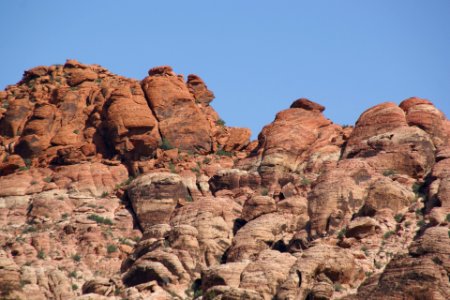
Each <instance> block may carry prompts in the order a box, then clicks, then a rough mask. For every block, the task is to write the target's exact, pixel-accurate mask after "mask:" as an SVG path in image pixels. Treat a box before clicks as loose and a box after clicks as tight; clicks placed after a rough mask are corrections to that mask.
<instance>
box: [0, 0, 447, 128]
mask: <svg viewBox="0 0 450 300" xmlns="http://www.w3.org/2000/svg"><path fill="white" fill-rule="evenodd" d="M0 11H1V12H2V18H0V33H1V37H2V41H1V43H0V66H1V72H0V88H1V89H3V88H4V87H6V85H8V84H14V83H16V82H17V81H19V80H20V78H21V76H22V73H23V71H24V70H25V69H28V68H31V67H33V66H37V65H50V64H56V63H64V61H65V60H66V59H67V58H74V59H77V60H79V61H80V62H83V63H96V64H100V65H102V66H104V67H106V68H108V69H110V70H111V71H112V72H114V73H117V74H120V75H123V76H128V77H132V78H136V79H142V78H144V77H145V76H146V74H147V70H148V69H149V68H151V67H154V66H158V65H171V66H172V67H173V68H174V70H175V71H176V72H177V73H181V74H185V75H188V74H190V73H194V74H197V75H199V76H201V77H202V78H203V79H204V80H205V81H206V83H207V85H208V86H209V88H210V89H211V90H213V91H214V93H215V95H216V99H215V100H214V102H213V103H212V105H213V106H214V108H215V109H216V110H217V111H218V112H219V114H220V115H221V117H222V118H223V119H224V120H225V121H226V122H227V125H230V126H241V127H249V128H251V129H252V132H253V136H254V137H256V136H257V134H258V133H259V131H260V130H261V128H262V126H264V125H265V124H267V123H269V122H271V121H272V120H273V118H274V116H275V113H276V112H278V111H280V110H282V109H285V108H288V107H289V105H290V104H291V103H292V101H293V100H295V99H297V98H300V97H307V98H309V99H311V100H313V101H316V102H318V103H321V104H322V105H325V106H326V108H327V109H326V111H325V115H326V116H327V117H328V118H330V119H331V120H333V121H334V122H336V123H340V124H354V122H355V121H356V120H357V118H358V116H359V115H360V114H361V113H362V112H363V111H364V110H366V109H367V108H369V107H371V106H373V105H375V104H378V103H381V102H384V101H393V102H396V103H399V102H400V101H402V100H403V99H406V98H408V97H410V96H419V97H423V98H427V99H429V100H431V101H433V102H434V103H435V105H436V106H437V107H438V108H439V109H441V110H442V111H444V112H445V114H446V115H447V116H450V1H448V0H433V1H425V0H423V1H418V0H417V1H416V0H395V1H393V0H376V1H375V0H372V1H361V0H328V1H323V0H318V1H264V0H258V1H256V0H254V1H250V0H247V1H242V0H241V1H238V0H236V1H230V0H227V1H195V0H192V1H132V0H130V1H113V0H105V1H101V0H95V1H94V0H89V1H87V0H84V1H83V0H77V1H48V0H41V1H32V0H2V1H1V2H0Z"/></svg>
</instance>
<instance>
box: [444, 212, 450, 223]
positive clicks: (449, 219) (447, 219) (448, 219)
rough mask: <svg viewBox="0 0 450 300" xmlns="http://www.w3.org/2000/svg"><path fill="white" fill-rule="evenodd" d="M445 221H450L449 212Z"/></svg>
mask: <svg viewBox="0 0 450 300" xmlns="http://www.w3.org/2000/svg"><path fill="white" fill-rule="evenodd" d="M445 221H447V222H450V214H447V216H446V217H445Z"/></svg>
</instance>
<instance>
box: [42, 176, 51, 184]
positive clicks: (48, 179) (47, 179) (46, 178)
mask: <svg viewBox="0 0 450 300" xmlns="http://www.w3.org/2000/svg"><path fill="white" fill-rule="evenodd" d="M52 180H53V178H52V177H50V176H47V177H45V178H44V181H45V182H47V183H48V182H52Z"/></svg>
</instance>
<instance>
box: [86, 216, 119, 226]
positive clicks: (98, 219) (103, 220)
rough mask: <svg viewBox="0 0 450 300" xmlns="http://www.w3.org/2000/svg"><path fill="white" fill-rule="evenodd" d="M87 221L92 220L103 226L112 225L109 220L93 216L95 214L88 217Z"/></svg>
mask: <svg viewBox="0 0 450 300" xmlns="http://www.w3.org/2000/svg"><path fill="white" fill-rule="evenodd" d="M88 219H89V220H92V221H95V222H97V223H98V224H105V225H113V224H114V223H113V221H111V219H108V218H104V217H102V216H99V215H95V214H93V215H89V216H88Z"/></svg>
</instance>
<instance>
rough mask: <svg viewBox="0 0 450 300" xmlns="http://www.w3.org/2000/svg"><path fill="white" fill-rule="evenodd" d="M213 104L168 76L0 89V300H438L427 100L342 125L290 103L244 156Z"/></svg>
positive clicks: (95, 74) (443, 249)
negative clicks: (289, 106) (416, 299)
mask: <svg viewBox="0 0 450 300" xmlns="http://www.w3.org/2000/svg"><path fill="white" fill-rule="evenodd" d="M213 98H214V95H213V93H212V92H211V91H210V90H208V88H207V86H206V84H205V83H204V81H203V80H202V79H200V78H199V77H198V76H196V75H189V76H188V80H187V82H185V81H184V80H183V76H181V75H177V74H175V73H174V71H173V70H172V68H171V67H168V66H162V67H156V68H153V69H151V70H150V71H149V77H147V78H145V79H144V80H143V81H142V82H138V81H136V80H132V79H127V78H124V77H121V76H117V75H114V74H112V73H110V72H109V71H107V70H106V69H104V68H102V67H100V66H97V65H83V64H81V63H79V62H77V61H74V60H68V61H67V62H66V64H65V65H64V66H61V65H54V66H49V67H37V68H34V69H31V70H28V71H27V72H25V74H24V77H23V79H22V80H21V81H20V82H19V83H18V84H17V85H12V86H8V87H7V88H6V89H5V91H1V92H0V101H1V106H2V108H1V109H0V160H1V162H0V225H1V227H2V231H1V232H0V245H1V248H2V250H1V251H0V292H1V296H0V298H18V299H49V298H51V299H107V298H108V299H109V298H128V299H143V298H145V299H147V298H149V299H171V298H175V297H177V298H180V299H185V298H187V299H191V298H194V297H196V296H198V295H199V294H200V293H201V294H202V296H203V298H204V299H274V298H276V299H303V298H308V299H309V298H319V299H330V298H332V299H334V298H342V299H381V298H383V299H384V298H392V299H397V298H399V299H400V298H402V297H411V298H423V299H447V298H449V295H450V292H449V290H450V288H449V285H448V278H447V277H448V276H447V273H448V265H449V261H448V258H449V255H450V254H449V249H448V248H449V247H448V245H450V243H449V236H448V231H449V226H450V225H449V224H450V222H449V220H448V218H449V217H448V216H449V215H450V197H449V195H450V179H449V178H450V173H449V172H448V169H449V168H450V165H449V164H450V163H449V159H450V152H449V150H448V149H450V148H449V145H450V121H448V120H447V119H446V118H445V116H444V115H443V113H442V112H440V111H439V110H438V109H437V108H435V107H434V106H433V104H432V103H431V102H430V101H428V100H425V99H420V98H410V99H407V100H405V101H403V102H402V103H401V104H400V106H397V105H395V104H393V103H383V104H380V105H378V106H375V107H373V108H371V109H368V110H367V111H366V112H364V113H363V114H362V115H361V117H360V118H359V120H358V122H357V123H356V124H355V127H354V128H352V127H344V128H343V127H341V126H339V125H335V124H333V123H332V122H331V121H329V120H327V119H326V118H325V117H324V116H323V115H322V114H321V112H323V110H324V107H323V106H321V105H320V104H317V103H314V102H312V101H310V100H307V99H298V100H296V101H295V102H294V103H293V104H292V105H291V108H289V109H287V110H284V111H282V112H280V113H278V114H277V117H276V119H275V120H274V122H273V123H271V124H269V125H267V126H266V127H265V128H264V129H263V131H262V132H261V134H260V135H259V140H258V141H254V142H252V143H250V142H249V137H250V131H249V130H248V129H245V128H235V127H227V126H225V124H224V123H225V122H224V121H223V120H221V119H220V117H219V115H218V114H217V113H216V112H215V111H214V109H213V108H212V107H211V106H210V105H209V103H210V102H211V101H212V100H213ZM169 171H170V173H169ZM129 174H132V175H133V176H136V177H137V178H136V179H134V178H133V177H129ZM118 197H120V199H119V198H118ZM141 236H142V238H141V239H140V240H139V238H140V237H141ZM199 288H201V289H202V292H200V290H199ZM81 293H83V295H81Z"/></svg>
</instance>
